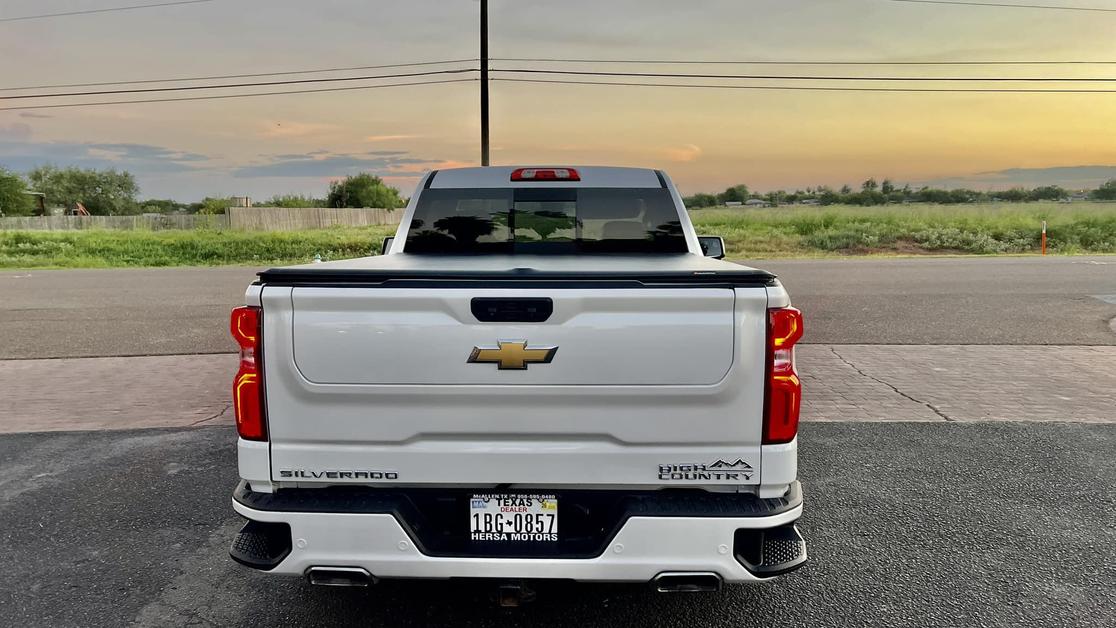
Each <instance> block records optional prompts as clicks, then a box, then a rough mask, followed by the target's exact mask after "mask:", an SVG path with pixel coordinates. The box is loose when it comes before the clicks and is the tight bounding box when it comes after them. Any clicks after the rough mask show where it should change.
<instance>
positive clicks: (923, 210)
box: [0, 203, 1116, 268]
mask: <svg viewBox="0 0 1116 628" xmlns="http://www.w3.org/2000/svg"><path fill="white" fill-rule="evenodd" d="M691 216H692V217H693V221H694V224H695V226H696V227H697V230H698V232H699V233H701V234H703V235H720V236H722V237H724V238H725V243H726V245H727V247H728V252H729V257H730V258H738V259H739V258H752V259H755V258H765V257H813V256H834V255H869V254H883V255H887V254H900V255H920V254H981V255H987V254H997V253H1036V252H1038V249H1039V237H1040V226H1041V224H1042V221H1043V220H1046V221H1048V225H1049V226H1048V234H1049V247H1050V252H1051V253H1054V254H1075V253H1116V203H1109V204H1099V203H1080V204H1060V203H1027V204H987V205H956V206H949V205H891V206H885V207H851V206H838V205H834V206H829V207H776V208H769V209H743V208H738V209H725V208H716V209H698V210H694V211H692V212H691ZM394 232H395V228H394V227H361V228H337V229H321V230H316V231H302V232H296V233H275V232H245V231H219V230H195V231H138V230H137V231H104V230H90V231H0V268H105V267H116V266H209V265H226V264H250V265H267V264H280V263H298V262H308V261H310V260H312V259H313V258H314V256H315V255H321V257H322V259H323V260H332V259H344V258H348V257H360V256H364V255H368V254H370V253H373V252H378V251H379V249H380V243H381V242H382V240H383V238H384V237H385V236H387V235H392V234H393V233H394Z"/></svg>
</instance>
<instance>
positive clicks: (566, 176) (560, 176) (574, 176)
mask: <svg viewBox="0 0 1116 628" xmlns="http://www.w3.org/2000/svg"><path fill="white" fill-rule="evenodd" d="M511 180H512V181H581V175H579V174H578V173H577V170H574V169H573V168H519V169H518V170H513V171H512V173H511Z"/></svg>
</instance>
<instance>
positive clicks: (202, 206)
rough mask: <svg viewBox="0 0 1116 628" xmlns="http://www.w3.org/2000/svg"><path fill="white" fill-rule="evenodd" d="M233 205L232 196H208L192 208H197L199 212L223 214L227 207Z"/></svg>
mask: <svg viewBox="0 0 1116 628" xmlns="http://www.w3.org/2000/svg"><path fill="white" fill-rule="evenodd" d="M232 206H233V202H232V199H231V198H224V197H214V196H207V197H205V198H203V199H202V200H201V202H200V203H197V204H195V205H194V206H192V207H191V208H192V209H193V208H196V209H195V211H197V213H199V214H223V213H225V210H226V209H228V208H230V207H232Z"/></svg>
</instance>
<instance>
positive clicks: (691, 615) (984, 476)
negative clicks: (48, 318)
mask: <svg viewBox="0 0 1116 628" xmlns="http://www.w3.org/2000/svg"><path fill="white" fill-rule="evenodd" d="M802 436H803V438H802V478H803V484H804V487H805V491H806V500H807V503H806V508H807V510H806V515H805V517H804V519H803V520H802V530H803V533H804V535H805V536H806V539H807V542H808V543H809V548H810V555H811V561H810V563H809V564H808V565H807V566H806V567H805V568H803V569H801V570H799V571H797V572H795V573H793V574H791V575H789V576H787V577H786V578H785V579H783V580H782V581H779V582H777V583H774V584H770V585H758V586H757V585H753V586H734V587H729V588H727V589H726V590H725V591H722V592H721V593H719V594H708V595H706V594H698V595H661V594H655V593H652V592H650V591H649V590H648V589H646V588H644V587H642V586H634V585H631V586H618V585H608V586H602V585H574V584H558V583H551V584H541V585H539V586H538V587H537V590H538V599H537V601H535V602H534V603H531V604H529V605H527V606H524V607H522V608H519V609H501V608H498V607H496V606H495V605H494V604H493V603H492V602H491V601H490V594H491V593H492V591H493V589H492V588H491V585H490V584H481V583H469V584H461V583H452V584H451V583H417V582H399V583H386V584H383V585H380V586H377V587H374V588H372V589H369V590H337V589H314V588H310V587H308V586H307V585H304V584H302V583H301V581H299V580H296V579H283V578H275V577H269V576H266V575H263V574H257V573H254V572H250V571H248V570H246V569H244V568H242V567H239V566H237V565H235V564H234V563H232V561H231V560H229V559H228V558H227V556H226V551H227V546H228V544H229V542H230V539H231V538H232V535H233V534H234V532H235V530H236V529H237V527H238V520H237V517H236V516H235V515H234V514H233V513H232V510H231V507H230V506H229V493H230V491H231V489H232V487H233V485H234V484H235V482H236V464H235V460H234V448H233V441H234V434H233V432H232V431H231V430H230V429H229V428H200V429H191V430H143V431H127V432H84V433H62V434H41V433H40V434H14V435H6V436H0V547H2V548H3V551H2V552H0V625H3V626H113V627H115V626H122V625H126V624H130V623H132V622H135V623H136V624H137V625H141V626H144V625H147V626H182V625H215V626H279V625H307V626H314V625H320V626H326V625H329V626H340V625H368V626H393V627H394V626H410V625H414V626H421V625H452V626H494V625H532V626H616V625H624V626H674V625H686V626H741V625H758V626H775V625H778V626H812V627H826V626H905V625H910V626H975V625H981V626H1041V627H1043V628H1051V627H1056V626H1114V625H1116V587H1113V586H1112V585H1113V583H1114V582H1116V561H1114V560H1113V549H1112V548H1113V547H1116V526H1114V525H1113V521H1116V459H1114V458H1113V456H1112V451H1114V450H1116V426H1114V425H1084V424H1072V423H1060V424H1059V423H1044V424H1024V423H997V424H994V423H979V424H956V423H932V424H931V423H888V424H868V423H857V424H854V423H829V424H817V423H815V424H807V425H805V426H804V427H803V435H802Z"/></svg>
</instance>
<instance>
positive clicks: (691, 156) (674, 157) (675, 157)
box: [664, 144, 702, 162]
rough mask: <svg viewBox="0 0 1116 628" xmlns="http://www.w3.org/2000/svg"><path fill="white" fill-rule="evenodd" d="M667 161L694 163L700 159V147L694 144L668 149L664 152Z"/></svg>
mask: <svg viewBox="0 0 1116 628" xmlns="http://www.w3.org/2000/svg"><path fill="white" fill-rule="evenodd" d="M664 152H665V153H666V156H667V159H669V160H671V161H682V162H686V161H694V160H695V159H697V158H698V157H701V152H702V151H701V147H700V146H697V145H695V144H686V145H684V146H681V147H678V148H668V149H666V151H664Z"/></svg>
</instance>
